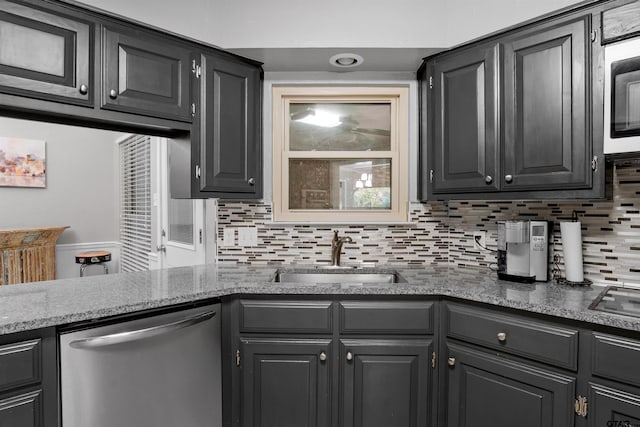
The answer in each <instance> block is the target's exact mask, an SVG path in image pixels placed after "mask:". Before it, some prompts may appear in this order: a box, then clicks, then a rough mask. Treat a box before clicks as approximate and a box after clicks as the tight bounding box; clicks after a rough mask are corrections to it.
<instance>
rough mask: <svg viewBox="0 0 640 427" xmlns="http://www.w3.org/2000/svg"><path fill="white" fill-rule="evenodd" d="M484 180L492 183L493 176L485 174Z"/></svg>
mask: <svg viewBox="0 0 640 427" xmlns="http://www.w3.org/2000/svg"><path fill="white" fill-rule="evenodd" d="M484 182H486V183H487V184H491V183H492V182H493V178H492V177H491V175H487V176H485V177H484Z"/></svg>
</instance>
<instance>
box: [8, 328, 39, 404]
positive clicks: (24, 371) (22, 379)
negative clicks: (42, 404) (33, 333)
mask: <svg viewBox="0 0 640 427" xmlns="http://www.w3.org/2000/svg"><path fill="white" fill-rule="evenodd" d="M41 354H42V341H41V340H40V339H34V340H30V341H21V342H17V343H11V344H5V345H3V346H0V392H2V391H6V390H10V389H13V388H16V387H21V386H24V385H28V384H35V383H39V382H40V381H41V377H42V374H41V373H42V369H41V359H42V356H41Z"/></svg>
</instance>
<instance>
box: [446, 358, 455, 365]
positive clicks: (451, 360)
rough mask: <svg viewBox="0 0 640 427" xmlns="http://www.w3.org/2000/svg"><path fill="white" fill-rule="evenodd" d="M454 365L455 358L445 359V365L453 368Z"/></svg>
mask: <svg viewBox="0 0 640 427" xmlns="http://www.w3.org/2000/svg"><path fill="white" fill-rule="evenodd" d="M455 364H456V358H455V357H450V358H448V359H447V365H449V366H455Z"/></svg>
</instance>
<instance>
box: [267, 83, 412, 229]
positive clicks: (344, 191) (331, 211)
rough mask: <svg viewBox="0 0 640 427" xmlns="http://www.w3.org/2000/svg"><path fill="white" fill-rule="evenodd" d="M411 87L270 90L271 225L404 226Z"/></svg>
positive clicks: (280, 88)
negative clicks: (341, 223)
mask: <svg viewBox="0 0 640 427" xmlns="http://www.w3.org/2000/svg"><path fill="white" fill-rule="evenodd" d="M407 110H408V88H406V87H378V86H376V87H308V86H295V87H292V86H274V88H273V215H274V221H293V222H295V221H315V222H402V221H406V220H407V198H408V189H407V186H408V182H407V181H408V176H407V171H408V167H407V152H408V136H407V135H408V127H409V124H408V112H407Z"/></svg>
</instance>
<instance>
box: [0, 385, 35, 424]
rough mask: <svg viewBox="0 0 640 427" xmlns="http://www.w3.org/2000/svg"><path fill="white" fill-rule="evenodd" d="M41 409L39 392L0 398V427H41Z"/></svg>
mask: <svg viewBox="0 0 640 427" xmlns="http://www.w3.org/2000/svg"><path fill="white" fill-rule="evenodd" d="M41 408H42V391H41V390H35V391H31V392H28V393H23V394H20V395H18V396H0V426H13V427H36V426H41V425H42V418H41V413H42V410H41Z"/></svg>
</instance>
